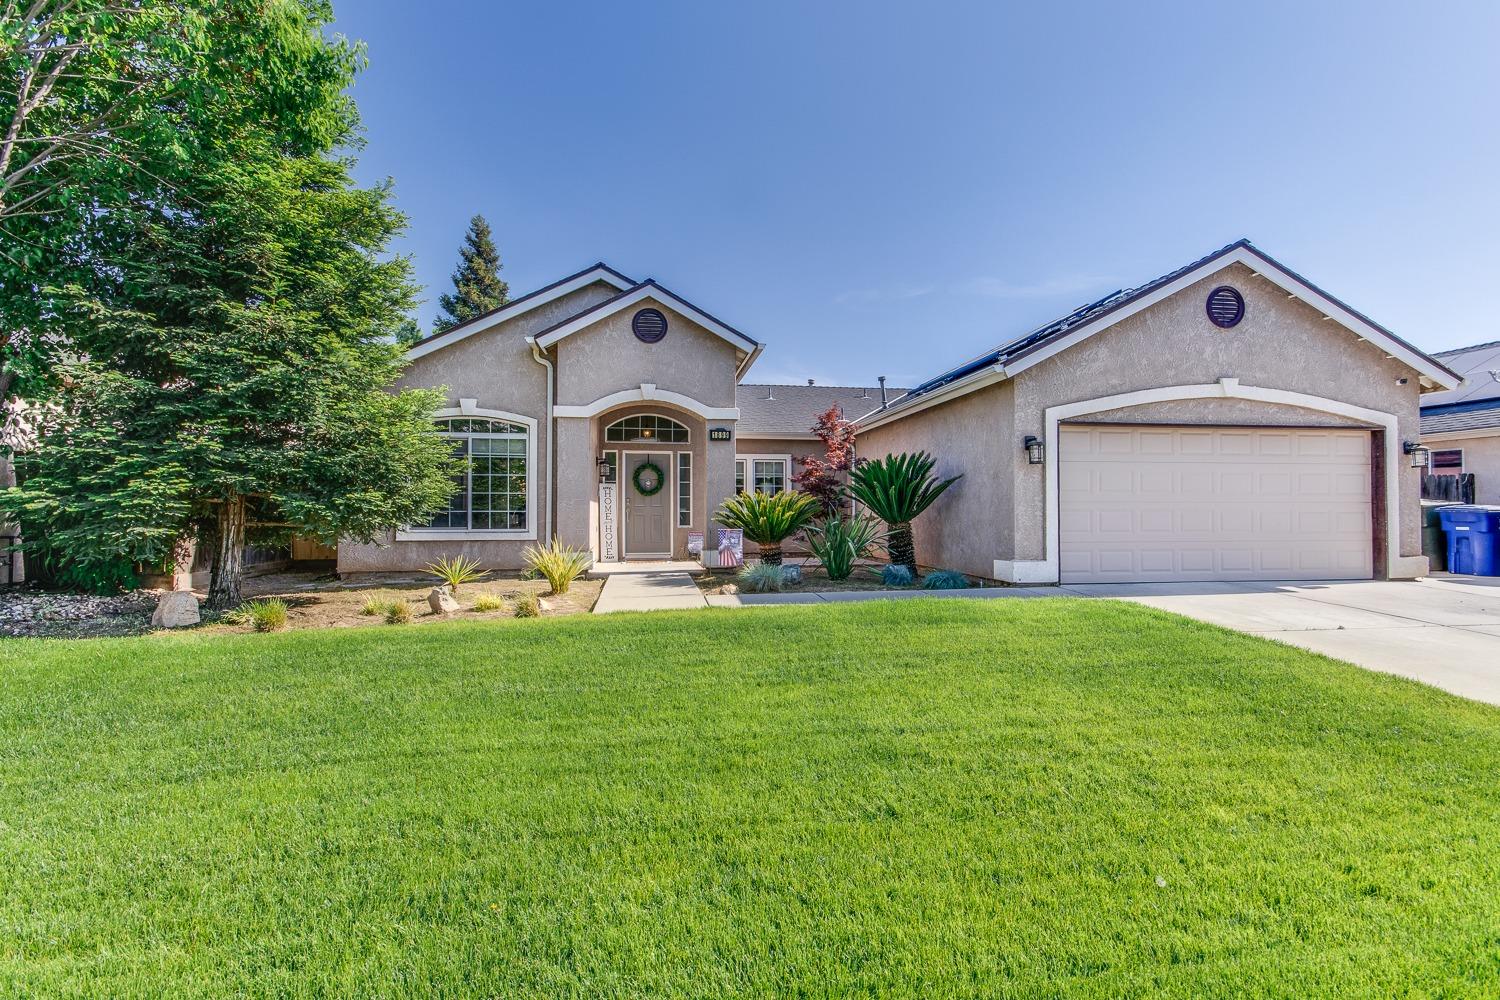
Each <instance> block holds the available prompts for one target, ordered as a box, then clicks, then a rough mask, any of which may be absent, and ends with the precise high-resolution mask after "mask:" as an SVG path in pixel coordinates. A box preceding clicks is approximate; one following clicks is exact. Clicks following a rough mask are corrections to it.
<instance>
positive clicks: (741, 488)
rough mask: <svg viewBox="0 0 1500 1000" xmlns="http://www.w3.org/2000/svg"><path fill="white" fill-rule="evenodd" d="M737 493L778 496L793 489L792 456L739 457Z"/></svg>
mask: <svg viewBox="0 0 1500 1000" xmlns="http://www.w3.org/2000/svg"><path fill="white" fill-rule="evenodd" d="M734 488H735V492H737V493H746V492H755V493H770V494H773V495H774V494H777V493H782V492H785V491H786V490H789V489H791V488H792V456H790V455H738V456H736V457H735V462H734Z"/></svg>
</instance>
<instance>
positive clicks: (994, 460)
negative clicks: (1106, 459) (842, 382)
mask: <svg viewBox="0 0 1500 1000" xmlns="http://www.w3.org/2000/svg"><path fill="white" fill-rule="evenodd" d="M857 448H858V452H859V456H860V457H861V458H869V459H874V458H879V457H881V456H884V455H887V454H899V453H901V452H912V451H925V452H928V453H929V454H931V455H933V456H934V457H935V458H936V459H937V466H936V468H935V469H934V470H933V471H934V473H935V474H936V475H938V476H939V477H942V478H946V477H948V476H957V475H962V476H963V477H964V478H962V479H960V480H959V481H958V482H956V483H954V484H953V485H952V486H950V487H949V488H948V490H947V492H945V493H944V494H943V495H942V496H941V497H939V498H938V499H937V502H936V503H934V504H933V505H932V506H931V507H929V508H927V510H926V511H925V512H924V513H923V514H922V515H921V516H920V517H918V518H917V519H916V520H915V521H914V522H912V534H913V535H914V536H915V541H916V546H917V562H918V563H920V564H921V565H922V566H924V567H931V568H942V569H956V570H958V571H959V572H961V573H967V574H969V575H971V576H977V577H983V578H986V579H988V578H992V577H993V576H994V574H995V571H994V565H995V560H996V559H1009V558H1011V555H1010V553H1011V548H1012V542H1011V524H1012V523H1013V520H1014V517H1013V514H1012V509H1011V503H1012V493H1011V484H1012V483H1013V482H1014V480H1015V477H1016V475H1017V473H1018V468H1019V466H1018V463H1020V464H1024V462H1025V458H1024V455H1023V454H1022V453H1021V444H1020V438H1019V437H1017V436H1016V432H1015V429H1014V426H1013V423H1012V420H1011V386H1010V384H1009V383H1007V382H1000V383H997V384H995V385H991V386H987V387H985V388H983V389H979V390H977V391H975V392H971V393H969V394H968V395H967V396H960V397H959V398H958V399H956V400H954V401H953V402H951V403H946V404H943V405H941V406H935V407H932V408H931V409H928V410H923V411H922V412H920V413H917V414H914V415H912V416H910V417H907V418H906V419H904V420H898V421H896V422H894V423H890V424H886V425H884V426H882V427H876V428H874V429H873V430H868V431H864V432H862V433H861V434H860V435H859V438H858V440H857Z"/></svg>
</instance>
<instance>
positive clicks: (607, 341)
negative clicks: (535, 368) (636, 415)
mask: <svg viewBox="0 0 1500 1000" xmlns="http://www.w3.org/2000/svg"><path fill="white" fill-rule="evenodd" d="M648 306H654V307H656V308H658V309H660V310H661V311H662V312H663V313H664V314H665V315H666V317H667V335H666V336H665V337H663V338H662V339H661V340H660V341H658V342H657V343H655V344H644V343H642V342H641V341H639V340H637V339H636V336H635V334H634V333H632V332H631V329H630V321H631V318H632V317H633V316H634V315H635V314H636V312H637V311H638V310H639V309H643V308H646V307H648ZM556 351H557V359H558V361H557V402H558V405H560V406H586V405H588V404H589V403H592V402H594V401H595V400H597V399H601V398H603V397H604V396H607V395H609V394H610V393H612V392H618V391H619V390H621V389H632V388H639V387H640V386H641V384H642V383H651V384H653V385H655V386H656V387H657V388H658V389H665V390H667V391H669V392H680V393H682V394H683V395H684V396H690V397H692V398H693V399H696V400H697V401H698V402H700V403H702V404H704V405H705V406H715V407H719V406H733V405H734V391H735V367H736V365H737V364H738V354H737V352H736V350H735V348H734V345H732V344H730V343H728V342H727V341H725V340H723V339H721V338H719V337H717V336H715V335H714V334H711V333H709V332H708V331H707V330H705V329H703V328H702V327H701V326H699V325H698V324H697V323H694V322H693V321H692V320H690V319H688V318H687V317H685V316H683V315H682V314H681V313H678V312H675V311H674V310H672V309H671V307H669V306H667V305H665V304H663V303H660V302H657V301H655V300H654V299H646V300H644V301H642V302H641V303H640V305H639V306H635V307H632V308H630V309H622V310H621V311H620V312H618V313H616V314H615V315H613V316H609V317H607V318H605V319H603V320H601V321H600V322H598V323H596V324H594V325H593V326H591V327H589V328H587V329H584V330H580V331H579V332H577V333H575V334H573V335H572V336H571V337H568V338H567V339H566V340H563V341H561V342H560V343H559V344H557V347H556Z"/></svg>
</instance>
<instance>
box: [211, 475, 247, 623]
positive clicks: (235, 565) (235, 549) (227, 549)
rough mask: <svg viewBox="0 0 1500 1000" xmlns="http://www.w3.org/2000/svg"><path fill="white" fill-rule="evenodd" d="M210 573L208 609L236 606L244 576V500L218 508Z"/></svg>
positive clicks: (242, 498)
mask: <svg viewBox="0 0 1500 1000" xmlns="http://www.w3.org/2000/svg"><path fill="white" fill-rule="evenodd" d="M215 535H216V536H217V537H216V538H215V541H216V542H217V543H218V548H217V549H216V550H215V551H214V566H213V573H212V575H211V577H210V582H209V585H208V606H209V607H211V608H214V609H216V610H219V611H227V610H229V609H230V608H237V607H239V606H240V583H241V581H243V579H244V576H245V498H244V497H241V496H236V497H230V498H229V499H228V500H225V501H224V502H223V503H222V504H220V505H219V523H218V526H217V530H216V531H215Z"/></svg>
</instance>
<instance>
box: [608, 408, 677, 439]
mask: <svg viewBox="0 0 1500 1000" xmlns="http://www.w3.org/2000/svg"><path fill="white" fill-rule="evenodd" d="M604 440H606V441H619V442H624V443H627V444H637V443H645V444H650V443H652V442H655V441H660V442H662V443H663V444H687V442H688V429H687V428H686V427H684V426H682V425H681V424H679V423H678V422H677V421H675V420H669V419H667V418H666V417H658V416H657V415H656V414H654V413H642V414H640V415H638V416H634V417H626V418H625V419H623V420H616V421H615V422H614V423H612V424H610V425H609V426H608V427H606V428H604Z"/></svg>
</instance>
